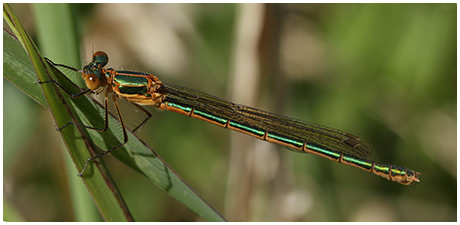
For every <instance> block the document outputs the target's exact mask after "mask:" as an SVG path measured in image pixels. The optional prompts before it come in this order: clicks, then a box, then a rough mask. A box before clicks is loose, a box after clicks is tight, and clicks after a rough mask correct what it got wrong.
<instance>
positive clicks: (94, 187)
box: [3, 4, 132, 221]
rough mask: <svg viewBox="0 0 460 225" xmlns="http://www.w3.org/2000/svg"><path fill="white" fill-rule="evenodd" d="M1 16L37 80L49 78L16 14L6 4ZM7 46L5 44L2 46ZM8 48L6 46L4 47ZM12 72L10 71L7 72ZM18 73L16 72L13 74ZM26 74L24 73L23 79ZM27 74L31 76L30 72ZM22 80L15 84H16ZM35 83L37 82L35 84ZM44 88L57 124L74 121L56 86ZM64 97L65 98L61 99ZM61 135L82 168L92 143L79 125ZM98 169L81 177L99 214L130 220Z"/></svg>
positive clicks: (110, 181) (101, 170)
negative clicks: (16, 38)
mask: <svg viewBox="0 0 460 225" xmlns="http://www.w3.org/2000/svg"><path fill="white" fill-rule="evenodd" d="M3 10H4V11H3V12H4V18H5V20H6V21H7V23H8V24H9V25H10V27H12V29H13V31H14V32H15V34H16V36H17V37H18V40H20V41H21V43H22V45H23V47H24V48H25V49H26V51H27V53H28V54H29V56H30V59H31V61H32V64H33V67H34V69H35V71H36V73H37V75H38V77H39V79H40V80H49V79H51V77H52V76H55V75H56V74H54V73H53V72H52V70H51V68H50V67H49V66H47V65H48V64H47V63H45V60H44V59H43V57H42V56H41V55H40V53H39V51H38V49H37V48H36V46H35V44H34V43H33V42H32V41H31V39H30V36H29V35H28V34H27V33H26V32H25V30H24V29H23V27H22V25H21V24H20V23H19V21H18V20H17V18H16V17H15V15H14V14H13V13H12V11H11V9H10V8H9V6H8V5H6V4H5V5H4V7H3ZM5 48H6V46H5ZM4 51H8V49H4ZM7 75H12V74H7ZM16 75H17V74H16ZM25 76H26V75H23V78H25ZM29 76H30V75H29ZM28 79H29V81H35V82H36V81H37V79H36V78H32V77H29V78H28ZM20 84H21V83H16V85H17V86H19V85H20ZM34 85H36V86H37V84H34ZM38 86H39V87H40V86H41V87H42V88H43V92H44V94H45V97H46V101H47V103H48V105H49V108H50V109H51V111H52V113H53V116H54V118H55V120H56V123H57V126H58V127H62V126H63V125H64V124H66V123H67V122H68V121H71V120H75V119H76V118H75V117H74V116H73V115H71V114H69V111H70V110H69V108H68V105H67V104H65V102H64V101H65V100H64V99H63V98H62V96H60V94H59V92H56V88H55V87H53V86H52V85H38ZM63 100H64V101H63ZM61 135H62V137H63V139H64V142H65V144H66V146H67V148H68V150H69V153H70V154H71V156H72V159H73V160H74V162H75V164H76V165H77V168H82V166H83V163H84V161H85V158H88V157H90V154H89V152H88V151H87V148H90V149H91V148H92V144H91V142H90V140H89V138H88V135H87V134H86V132H85V131H83V130H81V129H79V128H78V127H69V129H63V130H62V131H61ZM97 168H98V170H94V173H93V174H92V176H88V177H85V178H83V181H84V182H85V184H86V186H87V187H88V190H89V192H90V193H91V195H92V196H93V199H95V203H96V205H97V206H98V209H99V211H100V212H101V214H102V216H103V217H104V219H105V220H107V221H131V220H132V216H131V214H130V213H129V211H128V209H127V206H126V204H125V203H124V201H123V199H122V197H121V195H120V194H119V192H118V190H117V188H116V186H115V185H114V184H113V182H112V180H111V179H110V176H109V174H108V173H107V172H106V169H105V167H104V166H103V164H99V165H98V166H97Z"/></svg>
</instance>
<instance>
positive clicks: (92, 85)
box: [84, 73, 101, 90]
mask: <svg viewBox="0 0 460 225" xmlns="http://www.w3.org/2000/svg"><path fill="white" fill-rule="evenodd" d="M84 79H85V83H86V87H88V88H89V89H91V90H96V89H98V88H99V87H100V86H101V79H99V77H98V76H96V74H94V73H90V74H87V75H86V76H85V78H84Z"/></svg>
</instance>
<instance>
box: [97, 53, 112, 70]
mask: <svg viewBox="0 0 460 225" xmlns="http://www.w3.org/2000/svg"><path fill="white" fill-rule="evenodd" d="M93 62H94V63H96V64H97V65H98V66H99V68H102V67H104V66H105V65H107V63H108V62H109V56H108V55H107V54H106V53H105V52H103V51H97V52H95V53H94V55H93Z"/></svg>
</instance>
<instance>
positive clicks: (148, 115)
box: [129, 102, 152, 132]
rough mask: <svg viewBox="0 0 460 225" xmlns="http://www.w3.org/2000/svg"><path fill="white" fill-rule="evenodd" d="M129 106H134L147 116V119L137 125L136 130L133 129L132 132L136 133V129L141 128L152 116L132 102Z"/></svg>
mask: <svg viewBox="0 0 460 225" xmlns="http://www.w3.org/2000/svg"><path fill="white" fill-rule="evenodd" d="M129 103H131V104H133V105H134V106H136V107H137V108H138V109H140V110H141V111H142V112H144V113H145V115H147V118H145V119H144V121H142V122H141V123H140V124H139V125H137V127H136V128H134V129H133V132H136V131H137V129H139V128H141V127H142V126H143V125H144V124H145V123H146V122H147V121H148V120H149V119H150V118H152V114H151V113H150V112H149V111H147V109H145V108H144V107H142V106H140V105H138V104H136V103H134V102H129Z"/></svg>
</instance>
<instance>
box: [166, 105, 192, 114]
mask: <svg viewBox="0 0 460 225" xmlns="http://www.w3.org/2000/svg"><path fill="white" fill-rule="evenodd" d="M168 106H171V107H174V108H176V109H180V110H182V111H184V112H188V113H189V112H190V111H192V108H191V107H189V106H183V105H179V104H176V103H174V102H168Z"/></svg>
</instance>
